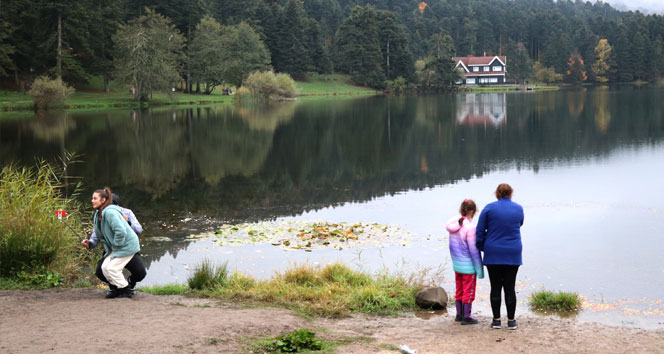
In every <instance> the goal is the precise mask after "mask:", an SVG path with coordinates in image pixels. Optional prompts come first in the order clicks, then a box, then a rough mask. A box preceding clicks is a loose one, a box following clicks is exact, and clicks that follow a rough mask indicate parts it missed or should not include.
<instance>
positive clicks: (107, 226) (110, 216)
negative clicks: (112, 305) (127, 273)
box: [91, 187, 141, 298]
mask: <svg viewBox="0 0 664 354" xmlns="http://www.w3.org/2000/svg"><path fill="white" fill-rule="evenodd" d="M91 202H92V207H93V208H94V209H95V214H94V218H93V219H94V230H95V233H96V234H97V237H98V238H99V241H100V242H101V243H102V244H103V245H104V251H105V252H104V262H103V263H102V265H101V270H102V272H103V273H104V276H105V277H106V279H107V280H108V282H109V283H110V284H111V285H114V286H113V287H111V289H112V290H111V291H110V292H109V294H108V295H106V297H107V298H116V297H129V298H130V297H131V291H130V286H129V282H128V281H127V279H125V277H124V274H122V269H124V267H125V266H126V265H127V263H129V261H131V259H132V257H134V255H135V254H136V253H138V252H139V251H140V250H141V246H140V244H139V242H138V236H136V233H135V232H134V230H132V228H131V226H129V224H128V223H127V221H125V219H124V217H123V216H122V211H121V209H120V208H119V207H118V206H117V205H113V194H112V193H111V190H110V188H108V187H104V189H98V190H96V191H94V193H92V201H91Z"/></svg>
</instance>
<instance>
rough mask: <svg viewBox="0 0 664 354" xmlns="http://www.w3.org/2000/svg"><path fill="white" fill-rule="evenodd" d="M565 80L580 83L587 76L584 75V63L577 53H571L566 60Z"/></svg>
mask: <svg viewBox="0 0 664 354" xmlns="http://www.w3.org/2000/svg"><path fill="white" fill-rule="evenodd" d="M567 66H568V69H567V80H568V81H570V82H573V83H580V82H582V81H586V80H587V79H588V76H587V75H586V70H585V64H584V63H583V58H582V57H581V55H580V54H579V53H572V55H570V57H569V60H568V61H567Z"/></svg>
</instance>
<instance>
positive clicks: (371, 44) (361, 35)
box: [335, 6, 385, 88]
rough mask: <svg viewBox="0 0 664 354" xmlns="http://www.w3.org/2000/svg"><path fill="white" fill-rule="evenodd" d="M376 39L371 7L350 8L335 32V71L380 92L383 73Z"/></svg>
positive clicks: (373, 15) (377, 35)
mask: <svg viewBox="0 0 664 354" xmlns="http://www.w3.org/2000/svg"><path fill="white" fill-rule="evenodd" d="M378 38H379V25H378V16H377V13H376V10H375V9H374V8H373V7H372V6H366V7H360V6H356V7H355V8H353V10H352V12H351V15H350V17H349V18H347V19H346V20H345V21H344V23H343V24H342V25H341V27H340V28H339V31H338V32H337V39H336V46H337V58H336V65H335V67H338V68H339V70H341V71H342V72H346V73H349V74H351V77H352V79H353V81H355V82H356V83H359V84H364V85H367V86H371V87H377V88H382V87H383V86H384V84H385V73H384V72H383V68H382V53H381V50H380V43H379V42H378Z"/></svg>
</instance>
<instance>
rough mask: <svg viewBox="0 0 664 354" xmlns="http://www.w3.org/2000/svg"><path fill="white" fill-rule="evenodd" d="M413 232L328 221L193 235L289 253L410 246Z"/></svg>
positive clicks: (243, 226)
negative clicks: (265, 244) (277, 248)
mask: <svg viewBox="0 0 664 354" xmlns="http://www.w3.org/2000/svg"><path fill="white" fill-rule="evenodd" d="M413 237H415V235H413V234H412V233H411V232H409V231H406V230H403V229H401V228H399V227H397V226H394V225H383V224H377V223H362V222H360V223H345V222H340V223H334V222H328V221H317V222H311V221H278V222H261V223H243V224H237V225H228V224H226V225H223V226H221V227H220V228H219V229H218V230H216V231H213V232H205V233H201V234H195V235H190V236H189V237H188V238H187V239H188V240H190V241H196V240H202V239H216V240H217V241H216V242H217V243H218V244H220V245H223V246H233V245H235V246H238V245H244V244H248V243H271V244H272V245H274V246H278V247H281V248H283V249H286V250H298V249H304V250H313V249H321V248H336V249H344V248H351V247H352V248H364V247H375V246H388V245H399V246H407V245H409V244H410V242H411V241H412V240H413Z"/></svg>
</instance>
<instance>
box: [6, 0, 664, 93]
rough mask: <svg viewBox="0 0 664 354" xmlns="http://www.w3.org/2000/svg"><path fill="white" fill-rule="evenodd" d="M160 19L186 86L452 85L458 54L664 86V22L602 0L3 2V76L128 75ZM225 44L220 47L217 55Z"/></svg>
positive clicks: (513, 66)
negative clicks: (132, 46) (141, 42)
mask: <svg viewBox="0 0 664 354" xmlns="http://www.w3.org/2000/svg"><path fill="white" fill-rule="evenodd" d="M151 14H152V15H158V16H161V17H160V18H161V19H162V20H161V21H162V22H165V23H167V27H166V28H167V30H168V31H172V33H171V34H168V35H163V36H162V37H163V38H164V39H167V40H166V41H162V42H164V44H163V47H164V48H166V49H164V50H171V51H172V53H174V55H173V56H171V57H167V56H164V57H163V60H164V62H166V63H167V64H168V63H170V64H169V65H170V66H169V70H163V68H164V66H163V65H162V64H163V62H160V63H159V64H160V66H157V67H155V68H154V70H155V72H163V73H164V75H168V79H169V80H170V81H173V80H174V79H175V78H177V79H180V80H184V81H186V82H188V83H189V85H187V86H186V87H188V88H189V89H191V87H192V86H191V85H192V83H194V82H197V83H198V84H199V85H198V86H199V87H198V90H201V89H200V85H201V84H210V83H213V82H216V84H219V82H221V81H227V82H229V83H233V84H240V83H241V81H242V80H243V78H244V77H245V76H246V75H247V74H249V72H250V71H252V70H263V69H272V70H274V71H275V72H279V73H288V74H290V75H291V76H292V77H294V78H296V79H297V78H303V77H305V75H306V73H309V72H317V73H328V72H333V71H334V72H340V73H347V74H350V75H351V77H352V79H353V80H354V81H355V82H356V83H358V84H363V85H367V86H371V87H384V86H385V84H386V81H387V80H405V81H406V82H408V83H417V82H420V83H421V82H422V81H423V77H424V76H427V80H426V81H427V83H429V84H430V85H434V86H444V85H448V84H449V83H453V81H454V80H455V76H454V73H452V75H450V71H453V70H452V68H453V62H452V61H451V57H453V56H466V55H488V56H493V55H506V56H507V60H508V63H507V68H508V69H507V70H508V75H509V76H510V77H511V79H513V80H517V81H518V80H524V79H527V78H530V77H534V76H535V75H537V74H539V72H540V71H541V70H549V72H550V73H552V74H554V76H553V77H554V79H551V80H552V81H555V80H557V79H555V77H556V76H555V75H558V76H557V78H558V79H563V80H567V81H570V82H582V81H588V82H632V81H637V80H638V81H655V80H658V79H659V78H661V76H662V72H663V71H664V55H663V51H664V39H663V38H664V18H663V17H662V16H659V15H644V14H642V13H640V12H631V11H630V12H623V11H618V10H616V9H614V8H613V7H611V6H610V5H609V4H606V3H603V2H601V1H597V2H595V3H591V2H583V1H580V0H577V1H569V0H559V1H553V0H429V1H415V0H398V1H397V0H377V1H367V0H273V1H266V0H132V1H129V0H104V1H102V0H57V1H56V0H10V1H8V0H0V82H1V83H2V85H3V86H5V87H18V86H20V85H22V84H23V83H25V84H29V83H30V82H32V80H33V79H34V78H35V77H36V76H38V75H44V74H46V75H51V76H60V77H62V78H63V80H64V81H66V82H68V83H70V84H73V85H78V84H81V83H86V82H88V81H89V80H90V79H91V78H92V77H102V78H103V79H104V82H105V83H107V82H108V81H109V80H112V79H121V78H122V77H123V76H126V75H127V72H122V70H121V69H122V67H123V66H124V67H126V66H127V60H128V59H127V58H126V57H127V56H128V54H127V53H128V52H129V50H128V49H127V46H126V45H125V46H123V40H124V41H125V42H126V41H127V38H123V35H125V34H132V33H135V32H136V31H137V30H136V27H132V24H134V25H136V24H138V23H140V22H141V21H143V22H145V21H144V20H141V18H146V17H145V16H146V15H147V16H148V17H149V15H151ZM168 33H170V32H168ZM159 35H160V33H158V32H155V33H154V36H159ZM206 35H207V37H206ZM222 37H224V38H226V39H220V38H222ZM154 38H157V37H154ZM154 38H151V40H152V39H154ZM160 38H161V37H160ZM206 38H207V39H206ZM205 40H208V41H207V42H206V41H205ZM215 41H216V42H215ZM217 42H219V43H221V44H219V48H221V49H219V50H218V51H215V50H211V49H213V47H215V46H216V44H215V43H217ZM224 43H225V44H224ZM247 43H250V45H248V44H247ZM125 44H126V43H125ZM169 48H170V49H169ZM242 51H244V53H243V54H238V53H239V52H242ZM154 56H155V55H154V54H149V55H148V57H150V58H152V57H154ZM247 58H249V59H247ZM243 63H244V64H246V63H251V65H245V66H242V65H241V64H243ZM229 67H232V68H231V69H229ZM170 69H172V70H170ZM211 73H212V74H211ZM206 75H207V76H206ZM542 80H544V81H546V79H542ZM213 85H214V84H213ZM208 88H209V87H208ZM206 90H207V89H206V88H204V89H203V90H202V91H206Z"/></svg>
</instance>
